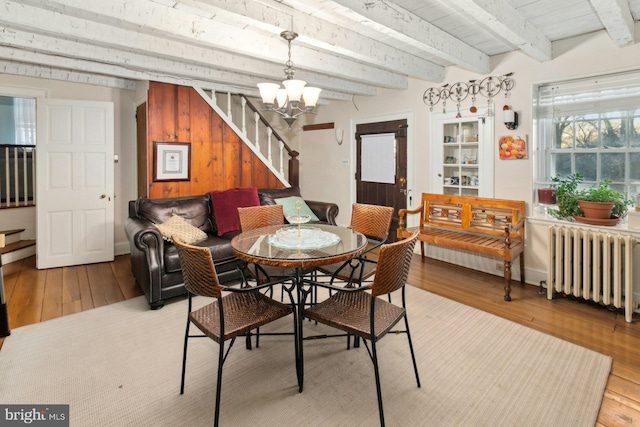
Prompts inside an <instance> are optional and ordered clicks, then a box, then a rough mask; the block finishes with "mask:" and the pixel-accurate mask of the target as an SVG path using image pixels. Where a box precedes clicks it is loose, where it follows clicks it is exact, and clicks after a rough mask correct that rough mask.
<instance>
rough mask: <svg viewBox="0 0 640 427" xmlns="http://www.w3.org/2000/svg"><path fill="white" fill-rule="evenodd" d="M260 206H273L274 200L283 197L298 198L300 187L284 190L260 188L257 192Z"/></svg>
mask: <svg viewBox="0 0 640 427" xmlns="http://www.w3.org/2000/svg"><path fill="white" fill-rule="evenodd" d="M258 196H259V197H260V204H261V205H275V204H276V200H275V199H282V198H284V197H291V196H298V197H300V187H286V188H262V189H260V190H258Z"/></svg>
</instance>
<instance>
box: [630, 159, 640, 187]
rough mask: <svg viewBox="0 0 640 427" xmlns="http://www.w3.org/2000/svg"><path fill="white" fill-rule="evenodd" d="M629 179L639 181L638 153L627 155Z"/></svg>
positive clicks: (639, 162)
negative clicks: (629, 166)
mask: <svg viewBox="0 0 640 427" xmlns="http://www.w3.org/2000/svg"><path fill="white" fill-rule="evenodd" d="M629 164H630V165H631V168H629V179H631V180H632V181H633V180H636V181H640V153H629Z"/></svg>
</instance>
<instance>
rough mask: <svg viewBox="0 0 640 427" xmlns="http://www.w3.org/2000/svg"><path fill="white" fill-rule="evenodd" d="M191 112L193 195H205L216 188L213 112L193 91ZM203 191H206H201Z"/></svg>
mask: <svg viewBox="0 0 640 427" xmlns="http://www.w3.org/2000/svg"><path fill="white" fill-rule="evenodd" d="M190 112H191V115H190V118H191V125H190V126H191V183H192V193H196V194H197V193H198V192H201V193H205V192H208V191H211V190H213V189H214V188H215V187H214V182H213V179H214V175H213V161H212V155H213V146H212V139H213V137H212V129H211V121H212V116H213V111H212V110H211V108H209V106H208V105H207V103H206V102H205V101H204V100H203V99H202V97H200V96H199V95H198V94H197V92H195V91H194V90H193V89H191V96H190ZM203 189H204V191H200V190H203Z"/></svg>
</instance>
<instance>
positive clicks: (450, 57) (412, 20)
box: [285, 0, 491, 74]
mask: <svg viewBox="0 0 640 427" xmlns="http://www.w3.org/2000/svg"><path fill="white" fill-rule="evenodd" d="M285 2H286V3H287V4H292V3H295V4H299V3H300V2H304V0H285ZM330 3H333V4H335V6H331V5H330ZM316 4H317V5H318V10H317V12H316V13H318V14H322V16H323V17H324V18H325V19H328V16H326V15H325V13H328V12H327V10H330V11H331V13H340V14H341V15H343V16H345V17H347V18H350V19H351V20H352V21H353V25H356V26H358V28H359V29H358V31H361V32H364V31H366V34H367V35H368V36H369V37H376V38H378V40H385V39H389V38H391V39H395V40H398V41H400V42H401V43H403V44H407V45H409V46H412V47H414V48H415V49H417V50H419V51H421V52H423V53H425V54H428V55H433V56H436V57H438V58H441V59H442V60H444V61H447V62H449V63H453V64H456V65H458V66H460V67H462V68H466V69H468V70H470V71H474V72H477V73H481V74H485V73H488V72H489V71H490V69H491V65H490V61H489V56H488V55H486V54H484V53H482V52H480V51H479V50H477V49H475V48H473V47H471V46H469V45H468V44H466V43H463V42H461V41H460V40H458V39H456V38H455V37H453V36H451V35H450V34H448V33H446V32H445V31H442V30H441V29H439V28H438V27H436V26H435V25H433V24H431V23H429V22H427V21H425V20H424V19H422V18H420V17H418V16H417V15H415V14H413V13H411V12H409V11H407V10H406V9H403V8H401V7H400V6H398V5H397V4H395V3H393V2H391V1H388V0H367V1H362V0H333V1H331V2H328V1H325V2H323V4H322V8H320V4H318V3H316ZM323 8H327V9H323ZM323 10H325V12H323Z"/></svg>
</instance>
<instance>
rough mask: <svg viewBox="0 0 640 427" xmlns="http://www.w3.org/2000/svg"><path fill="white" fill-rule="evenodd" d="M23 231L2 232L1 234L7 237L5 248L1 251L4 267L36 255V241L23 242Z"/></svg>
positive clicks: (0, 231)
mask: <svg viewBox="0 0 640 427" xmlns="http://www.w3.org/2000/svg"><path fill="white" fill-rule="evenodd" d="M23 231H24V229H21V230H4V231H2V230H0V234H4V236H5V246H4V247H3V248H2V249H0V253H1V254H2V265H4V264H9V263H12V262H14V261H19V260H21V259H23V258H27V257H30V256H33V255H35V254H36V241H35V240H22V239H21V236H22V232H23Z"/></svg>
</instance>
